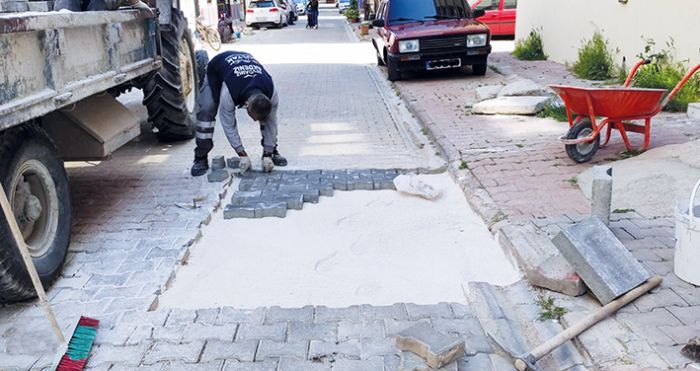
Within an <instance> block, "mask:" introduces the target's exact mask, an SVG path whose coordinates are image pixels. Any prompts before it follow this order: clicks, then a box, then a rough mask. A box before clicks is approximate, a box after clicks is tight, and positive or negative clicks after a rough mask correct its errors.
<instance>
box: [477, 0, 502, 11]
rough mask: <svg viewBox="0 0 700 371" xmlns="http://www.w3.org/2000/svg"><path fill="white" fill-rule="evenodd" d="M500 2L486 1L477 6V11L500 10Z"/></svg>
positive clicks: (495, 0) (494, 0) (498, 0)
mask: <svg viewBox="0 0 700 371" xmlns="http://www.w3.org/2000/svg"><path fill="white" fill-rule="evenodd" d="M499 2H500V0H484V1H482V2H480V3H479V5H477V6H476V8H475V9H483V10H498V3H499Z"/></svg>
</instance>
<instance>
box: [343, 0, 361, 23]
mask: <svg viewBox="0 0 700 371" xmlns="http://www.w3.org/2000/svg"><path fill="white" fill-rule="evenodd" d="M345 17H346V18H347V19H348V21H349V22H352V23H357V22H359V21H360V11H359V10H358V9H357V0H350V7H349V8H348V10H346V11H345Z"/></svg>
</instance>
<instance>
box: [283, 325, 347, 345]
mask: <svg viewBox="0 0 700 371" xmlns="http://www.w3.org/2000/svg"><path fill="white" fill-rule="evenodd" d="M337 338H338V324H337V323H336V322H324V323H305V322H297V321H293V322H289V330H288V333H287V340H288V341H300V340H324V341H335V340H337Z"/></svg>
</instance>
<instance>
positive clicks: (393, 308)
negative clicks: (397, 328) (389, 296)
mask: <svg viewBox="0 0 700 371" xmlns="http://www.w3.org/2000/svg"><path fill="white" fill-rule="evenodd" d="M360 318H361V319H362V320H363V321H371V320H377V319H395V320H398V321H406V320H408V311H407V310H406V305H405V304H403V303H396V304H393V305H385V306H378V305H368V304H363V305H361V306H360Z"/></svg>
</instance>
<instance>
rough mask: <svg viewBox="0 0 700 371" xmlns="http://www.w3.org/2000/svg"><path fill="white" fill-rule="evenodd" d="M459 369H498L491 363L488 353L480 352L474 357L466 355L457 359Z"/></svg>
mask: <svg viewBox="0 0 700 371" xmlns="http://www.w3.org/2000/svg"><path fill="white" fill-rule="evenodd" d="M457 369H458V370H460V371H462V370H464V371H472V370H473V371H489V370H493V371H498V370H495V369H494V368H493V366H492V364H491V358H490V357H489V355H488V353H479V354H477V355H475V356H472V357H465V358H464V359H458V360H457Z"/></svg>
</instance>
